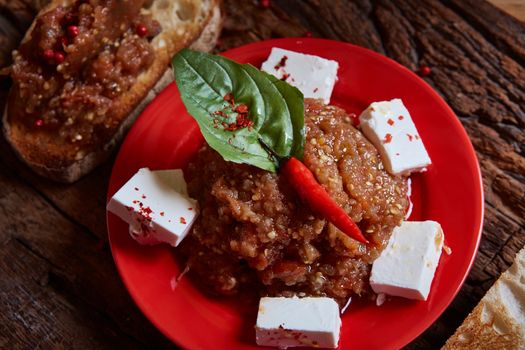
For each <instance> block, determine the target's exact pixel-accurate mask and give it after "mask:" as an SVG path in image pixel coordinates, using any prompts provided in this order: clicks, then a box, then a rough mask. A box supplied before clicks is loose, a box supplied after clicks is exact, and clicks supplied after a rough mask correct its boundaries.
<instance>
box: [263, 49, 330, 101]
mask: <svg viewBox="0 0 525 350" xmlns="http://www.w3.org/2000/svg"><path fill="white" fill-rule="evenodd" d="M338 69H339V63H337V62H336V61H332V60H327V59H325V58H321V57H319V56H314V55H305V54H302V53H298V52H294V51H289V50H284V49H280V48H277V47H274V48H272V52H271V53H270V56H269V57H268V59H267V60H266V61H265V62H264V63H263V64H262V66H261V70H262V71H264V72H266V73H269V74H272V75H274V76H276V77H277V78H279V79H281V80H284V81H286V82H287V83H288V84H290V85H292V86H295V87H296V88H298V89H299V90H300V91H301V92H302V93H303V95H304V97H305V98H318V99H322V100H323V101H324V103H326V104H328V103H330V96H332V90H333V89H334V85H335V82H336V80H337V70H338Z"/></svg>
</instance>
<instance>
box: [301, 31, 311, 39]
mask: <svg viewBox="0 0 525 350" xmlns="http://www.w3.org/2000/svg"><path fill="white" fill-rule="evenodd" d="M303 36H304V37H306V38H311V37H312V32H310V31H308V30H307V31H306V32H304V34H303Z"/></svg>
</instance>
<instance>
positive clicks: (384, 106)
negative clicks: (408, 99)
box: [359, 98, 432, 175]
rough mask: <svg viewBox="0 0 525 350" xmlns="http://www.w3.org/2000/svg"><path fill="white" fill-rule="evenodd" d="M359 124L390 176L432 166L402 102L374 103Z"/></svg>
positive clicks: (365, 111)
mask: <svg viewBox="0 0 525 350" xmlns="http://www.w3.org/2000/svg"><path fill="white" fill-rule="evenodd" d="M359 122H360V125H361V130H362V131H363V134H365V136H366V137H367V138H368V139H369V140H370V141H371V142H372V143H373V144H374V146H375V147H376V148H377V149H378V151H379V153H381V158H382V159H383V163H384V165H385V168H386V169H387V170H388V172H389V173H391V174H393V175H409V174H410V173H411V172H414V171H421V170H423V169H424V168H425V167H426V166H428V165H430V164H431V163H432V162H431V161H430V157H429V156H428V153H427V150H426V149H425V146H424V145H423V141H422V140H421V137H420V136H419V134H418V132H417V129H416V126H415V125H414V122H413V121H412V118H411V117H410V113H409V112H408V110H407V109H406V108H405V106H404V105H403V102H402V101H401V100H400V99H397V98H396V99H393V100H391V101H383V102H374V103H372V104H371V105H370V106H369V107H368V108H367V109H365V110H364V111H363V113H361V115H360V116H359Z"/></svg>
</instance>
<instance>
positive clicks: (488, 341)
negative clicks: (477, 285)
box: [443, 248, 525, 350]
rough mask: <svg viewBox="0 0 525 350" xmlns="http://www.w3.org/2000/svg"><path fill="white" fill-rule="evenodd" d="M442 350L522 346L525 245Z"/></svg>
mask: <svg viewBox="0 0 525 350" xmlns="http://www.w3.org/2000/svg"><path fill="white" fill-rule="evenodd" d="M443 349H446V350H449V349H471V350H474V349H490V350H499V349H509V350H510V349H512V350H514V349H525V248H523V249H522V250H521V251H520V252H519V253H518V254H517V256H516V259H515V260H514V264H513V265H512V266H511V267H510V268H509V269H508V270H507V271H506V272H504V273H503V274H502V275H501V276H500V278H499V279H498V280H497V281H496V283H494V285H493V286H492V287H491V288H490V289H489V291H488V292H487V294H485V296H484V297H483V299H481V301H480V302H479V304H478V305H477V306H476V307H475V308H474V310H472V312H471V313H470V315H468V316H467V318H466V319H465V321H464V322H463V324H462V325H461V326H460V327H459V328H458V329H457V330H456V333H454V335H453V336H452V337H450V339H449V340H448V341H447V343H446V344H445V346H444V347H443Z"/></svg>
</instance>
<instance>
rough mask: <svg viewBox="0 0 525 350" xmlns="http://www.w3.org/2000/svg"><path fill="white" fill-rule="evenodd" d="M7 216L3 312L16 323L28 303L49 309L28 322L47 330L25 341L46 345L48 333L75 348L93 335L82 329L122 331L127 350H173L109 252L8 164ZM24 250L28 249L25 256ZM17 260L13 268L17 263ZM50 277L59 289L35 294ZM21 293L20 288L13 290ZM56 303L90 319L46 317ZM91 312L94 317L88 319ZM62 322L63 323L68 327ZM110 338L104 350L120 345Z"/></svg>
mask: <svg viewBox="0 0 525 350" xmlns="http://www.w3.org/2000/svg"><path fill="white" fill-rule="evenodd" d="M0 217H2V218H9V220H0V232H2V237H1V242H0V247H2V259H3V261H4V262H5V264H6V265H5V266H0V273H6V274H7V275H6V276H5V278H4V277H2V278H0V281H1V282H2V288H1V289H0V290H1V291H2V294H1V295H0V300H1V303H0V305H2V310H1V311H0V314H5V317H10V318H12V317H15V316H16V312H17V311H16V310H18V309H21V308H22V309H23V308H25V307H26V306H25V305H26V304H28V303H29V304H31V305H33V304H34V308H37V307H38V305H40V304H42V303H43V304H42V305H44V306H43V309H42V310H35V311H34V312H33V311H32V312H33V313H34V315H33V316H28V317H33V318H34V320H33V322H41V323H42V330H41V331H40V330H39V331H37V332H34V333H32V332H30V331H29V330H28V329H26V328H21V329H20V330H18V332H22V333H23V330H24V329H25V330H26V331H27V332H26V334H25V335H24V337H25V340H24V341H25V342H27V343H28V344H38V342H39V341H40V339H41V338H42V333H43V332H47V333H49V336H50V337H55V336H56V337H62V336H61V334H62V333H64V334H65V335H67V336H64V337H65V338H67V339H66V340H64V341H66V342H69V343H71V342H77V341H80V342H83V341H85V342H88V341H91V340H90V339H91V338H92V337H93V336H92V335H91V334H90V332H88V331H87V330H86V331H85V332H82V331H79V330H78V329H77V328H78V327H94V328H97V327H99V328H100V329H99V330H100V331H103V330H104V329H107V332H109V333H108V334H111V333H114V334H115V335H114V337H116V338H119V339H120V338H122V339H121V340H122V341H126V342H125V343H121V344H120V345H122V344H124V345H126V346H124V347H123V348H127V347H129V346H131V345H132V344H133V343H137V346H140V345H141V344H142V345H144V344H148V345H151V346H152V347H156V348H163V347H168V346H170V343H169V342H168V340H167V339H165V338H164V337H163V336H161V335H160V334H159V332H158V331H157V330H156V329H155V328H154V327H153V326H152V325H151V324H150V323H149V322H147V321H146V320H145V319H144V316H143V315H142V314H141V313H140V312H139V311H138V310H137V308H136V307H135V305H134V304H133V302H132V301H131V299H130V298H129V296H128V294H127V292H126V291H125V289H124V288H123V286H122V284H121V282H120V279H119V276H118V274H117V272H116V270H115V267H114V264H113V260H112V258H111V254H110V252H109V249H108V248H107V247H101V246H100V245H99V242H98V239H97V238H96V237H95V236H94V235H93V234H91V233H89V232H86V231H85V229H84V228H82V227H81V226H78V225H77V224H75V223H72V222H71V221H70V220H68V219H67V218H65V217H64V216H63V215H62V214H61V213H60V212H59V211H57V210H56V209H55V208H54V207H53V206H52V205H50V203H49V202H47V201H46V200H44V199H43V198H41V196H40V195H39V194H38V193H37V192H35V191H34V190H32V189H31V188H30V187H28V186H26V185H24V184H23V183H21V182H20V181H19V180H18V178H17V177H16V176H15V175H14V174H12V173H9V172H8V168H7V167H4V166H0ZM9 242H19V243H20V244H21V245H22V246H23V248H22V247H20V244H19V245H13V244H12V243H9ZM23 249H25V250H26V251H25V252H23V253H22V252H21V251H23ZM31 256H33V257H32V258H31ZM35 257H38V259H36V258H35ZM10 261H12V262H11V265H12V266H11V265H9V262H10ZM11 270H13V271H11ZM9 271H11V272H9ZM35 274H36V275H35ZM46 274H47V276H48V277H46ZM26 275H27V276H26ZM16 276H20V279H16V278H15V277H16ZM46 278H48V279H51V280H52V284H51V287H52V288H53V291H52V292H50V291H49V290H48V287H46V286H47V282H46V284H45V285H44V286H43V288H44V287H45V288H44V289H45V290H44V291H36V292H34V289H33V288H35V287H34V286H32V283H34V281H35V280H36V281H40V280H44V281H47V280H48V279H46ZM15 287H16V288H17V289H13V288H15ZM51 287H50V288H51ZM18 290H27V293H26V294H25V297H24V298H17V297H16V293H18ZM33 292H34V293H33ZM13 293H14V294H13ZM46 293H51V294H49V295H51V297H53V298H54V297H55V295H62V297H60V298H62V299H64V300H62V299H60V298H59V297H58V296H56V298H58V299H59V300H58V301H56V302H55V301H53V304H50V305H47V304H45V303H46V300H47V298H48V294H46ZM53 293H54V294H53ZM28 299H29V300H28ZM56 303H63V304H64V305H67V306H68V308H69V309H70V313H71V314H78V313H84V314H85V317H84V318H81V319H74V318H72V317H70V316H69V314H68V313H67V312H66V311H61V313H60V315H58V314H54V313H53V312H49V313H48V317H40V316H38V315H42V314H43V313H46V312H47V311H46V310H47V308H51V311H53V310H55V309H56V308H59V306H57V305H58V304H57V305H55V304H56ZM86 310H91V311H90V312H89V313H86V312H87V311H86ZM60 317H63V322H62V320H61V319H60ZM104 320H105V321H104ZM97 325H98V326H97ZM15 326H16V325H11V326H10V327H15ZM77 330H78V331H77ZM2 334H3V337H7V339H9V340H10V341H15V340H16V338H13V337H14V336H15V335H16V333H11V332H6V333H4V332H2ZM126 338H129V339H128V340H126ZM137 339H140V340H137ZM110 340H111V339H109V338H108V339H106V340H104V344H105V345H104V346H106V347H108V348H111V345H112V342H113V340H111V341H110ZM15 344H19V343H18V342H16V343H15ZM86 344H87V343H86ZM51 347H52V346H51ZM64 347H67V346H64ZM97 347H98V346H87V347H82V346H81V347H80V348H97ZM119 348H120V347H119Z"/></svg>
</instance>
